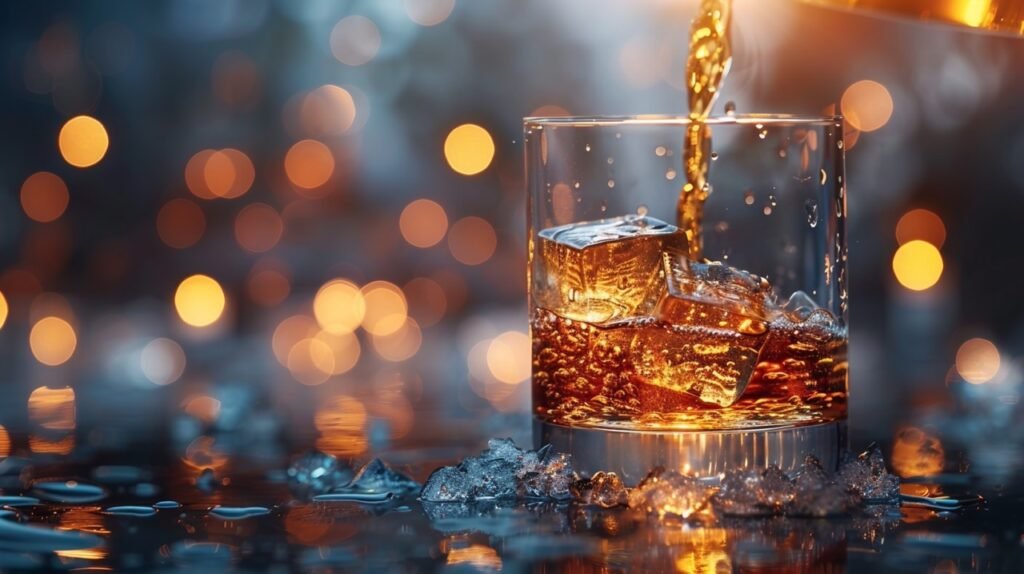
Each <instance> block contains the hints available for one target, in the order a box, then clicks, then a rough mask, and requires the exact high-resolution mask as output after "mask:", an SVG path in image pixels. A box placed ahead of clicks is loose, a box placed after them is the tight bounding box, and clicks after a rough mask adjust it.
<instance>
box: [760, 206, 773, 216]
mask: <svg viewBox="0 0 1024 574" xmlns="http://www.w3.org/2000/svg"><path fill="white" fill-rule="evenodd" d="M761 211H762V212H763V213H764V214H765V215H771V214H772V208H771V206H768V205H766V206H764V209H762V210H761Z"/></svg>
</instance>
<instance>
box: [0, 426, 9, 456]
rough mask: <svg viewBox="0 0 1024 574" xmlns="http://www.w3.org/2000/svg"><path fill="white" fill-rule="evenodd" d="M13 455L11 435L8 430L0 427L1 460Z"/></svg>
mask: <svg viewBox="0 0 1024 574" xmlns="http://www.w3.org/2000/svg"><path fill="white" fill-rule="evenodd" d="M9 454H11V435H10V434H9V433H8V432H7V429H6V428H4V427H3V425H0V459H2V458H6V457H7V456H8V455H9Z"/></svg>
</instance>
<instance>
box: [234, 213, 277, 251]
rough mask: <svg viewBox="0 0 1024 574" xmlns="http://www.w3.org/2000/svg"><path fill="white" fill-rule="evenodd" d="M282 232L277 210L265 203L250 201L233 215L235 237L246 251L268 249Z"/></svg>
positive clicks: (271, 247)
mask: <svg viewBox="0 0 1024 574" xmlns="http://www.w3.org/2000/svg"><path fill="white" fill-rule="evenodd" d="M283 234H284V221H282V220H281V216H280V215H278V213H277V210H275V209H274V208H273V207H271V206H269V205H267V204H265V203H250V204H249V205H247V206H245V207H243V208H242V210H241V211H239V212H238V216H237V217H235V239H236V240H237V241H238V244H239V245H240V246H242V249H245V250H246V251H250V252H252V253H263V252H264V251H269V250H270V249H273V247H274V246H275V245H277V242H278V241H280V240H281V236H282V235H283Z"/></svg>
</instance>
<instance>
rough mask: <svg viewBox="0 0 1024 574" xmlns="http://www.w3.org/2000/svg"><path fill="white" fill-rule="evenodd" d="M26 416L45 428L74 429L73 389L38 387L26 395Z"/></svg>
mask: <svg viewBox="0 0 1024 574" xmlns="http://www.w3.org/2000/svg"><path fill="white" fill-rule="evenodd" d="M28 418H29V419H30V420H31V421H32V422H34V423H35V424H37V425H39V426H40V427H42V428H44V429H47V430H57V431H70V430H74V428H75V390H74V389H72V388H71V387H64V388H60V389H51V388H49V387H38V388H37V389H35V390H34V391H32V394H30V395H29V397H28Z"/></svg>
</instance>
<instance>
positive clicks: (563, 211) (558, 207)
mask: <svg viewBox="0 0 1024 574" xmlns="http://www.w3.org/2000/svg"><path fill="white" fill-rule="evenodd" d="M551 212H552V213H553V214H554V216H555V225H564V224H566V223H570V222H572V220H573V217H574V216H575V214H576V199H575V198H574V197H573V193H572V188H571V187H569V185H568V184H565V183H556V184H555V185H554V187H552V188H551Z"/></svg>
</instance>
